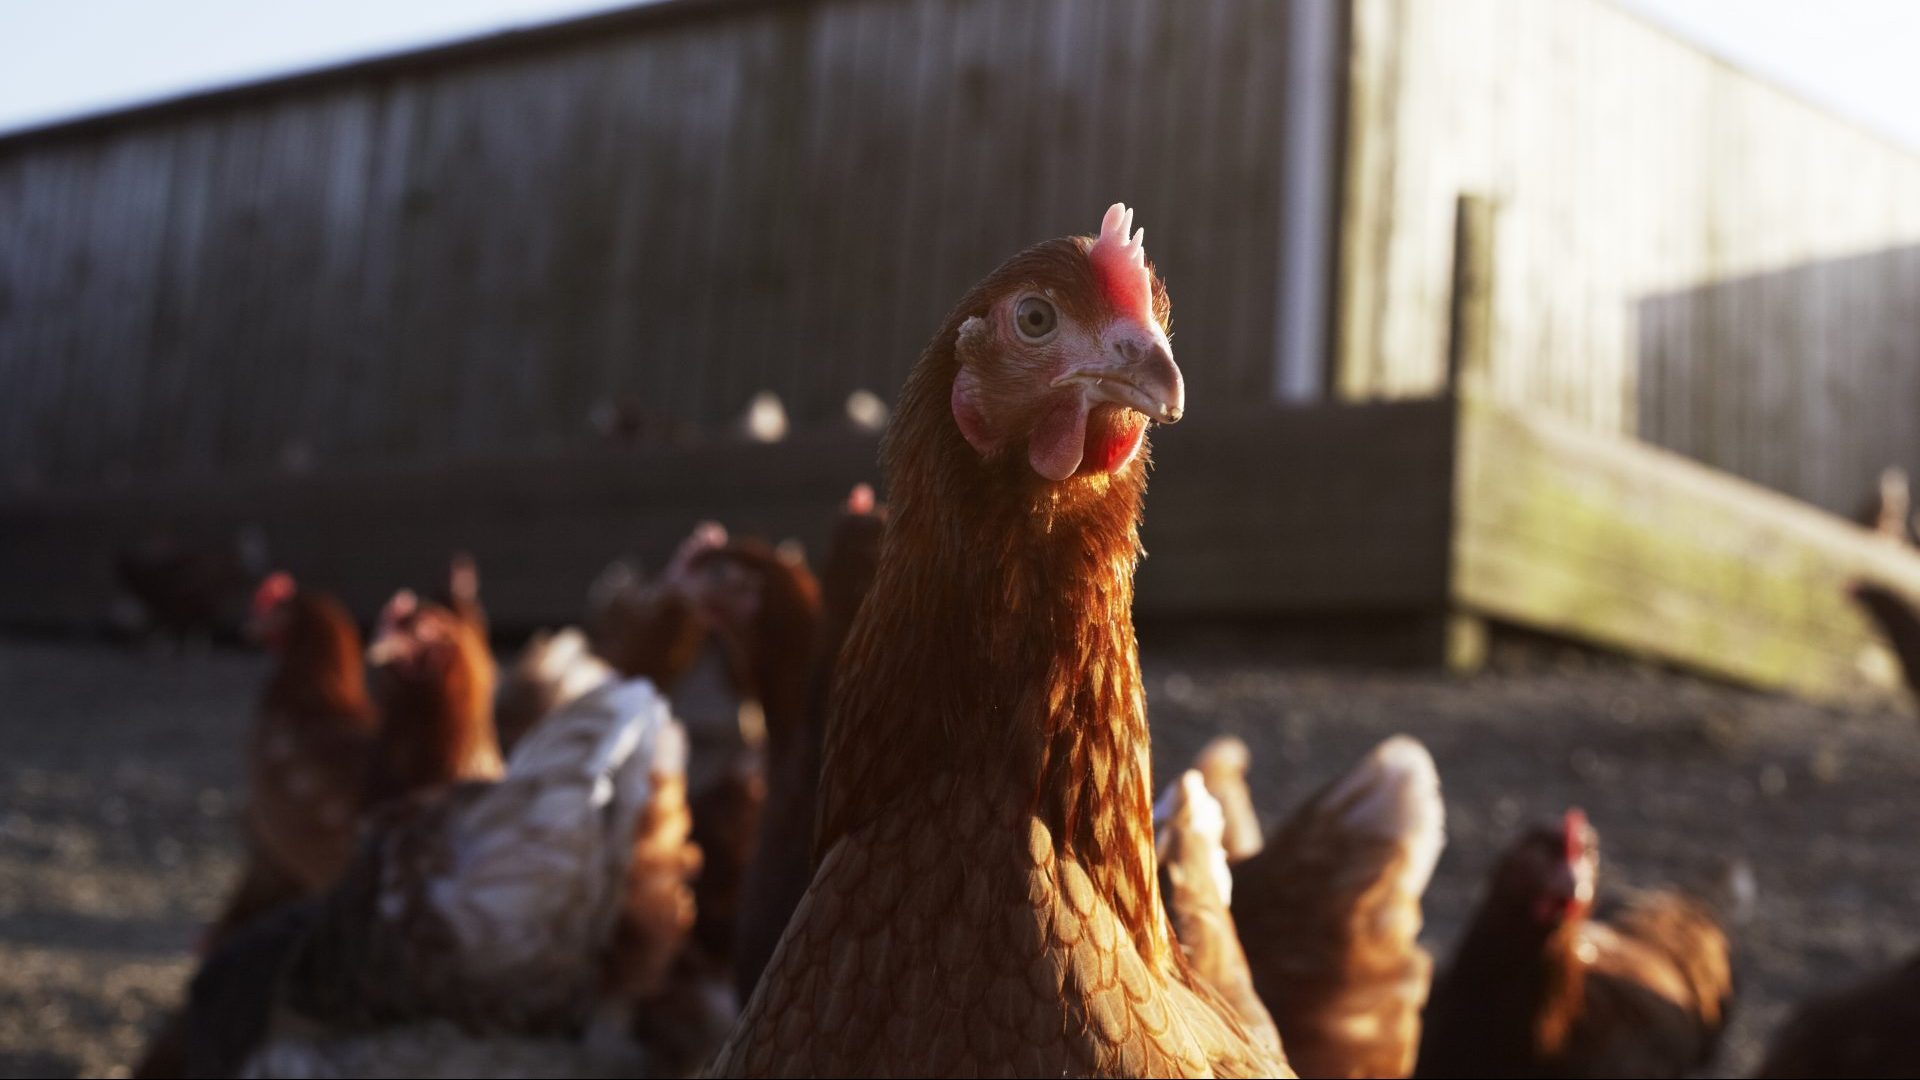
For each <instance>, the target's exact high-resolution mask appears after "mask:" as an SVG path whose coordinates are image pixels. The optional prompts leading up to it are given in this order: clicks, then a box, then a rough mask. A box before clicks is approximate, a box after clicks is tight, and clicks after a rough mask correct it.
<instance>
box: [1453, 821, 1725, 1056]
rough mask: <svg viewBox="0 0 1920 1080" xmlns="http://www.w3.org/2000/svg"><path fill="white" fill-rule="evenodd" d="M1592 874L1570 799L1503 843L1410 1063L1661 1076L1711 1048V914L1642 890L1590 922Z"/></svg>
mask: <svg viewBox="0 0 1920 1080" xmlns="http://www.w3.org/2000/svg"><path fill="white" fill-rule="evenodd" d="M1598 872H1599V840H1598V837H1597V836H1596V834H1595V833H1594V831H1593V829H1592V828H1591V827H1590V826H1589V825H1588V824H1587V820H1586V816H1585V815H1584V814H1582V813H1581V812H1580V811H1578V810H1570V811H1568V812H1567V815H1566V818H1565V820H1564V821H1563V823H1562V824H1561V827H1559V828H1557V829H1538V830H1535V831H1533V832H1531V833H1528V834H1527V835H1526V836H1524V837H1522V838H1521V839H1520V840H1519V841H1518V842H1516V843H1515V844H1514V845H1513V846H1512V847H1511V848H1509V849H1508V850H1507V852H1506V854H1505V855H1504V856H1503V857H1502V858H1501V860H1500V862H1499V864H1498V865H1497V866H1496V867H1495V869H1494V872H1493V877H1492V879H1491V880H1490V881H1489V883H1488V886H1487V893H1486V896H1485V898H1484V899H1483V900H1482V901H1481V903H1480V907H1479V910H1478V911H1477V912H1476V913H1475V914H1474V916H1473V919H1472V921H1471V922H1470V923H1469V925H1468V928H1467V931H1466V934H1465V937H1464V938H1463V939H1462V940H1461V943H1460V947H1459V950H1458V951H1457V952H1456V953H1455V954H1454V958H1453V963H1452V966H1451V967H1449V968H1448V969H1447V972H1446V974H1445V975H1444V976H1443V977H1442V978H1441V979H1440V980H1439V982H1438V983H1437V984H1436V985H1435V987H1434V991H1433V1001H1432V1003H1431V1004H1430V1005H1429V1006H1428V1008H1427V1016H1426V1036H1425V1040H1424V1041H1423V1043H1422V1045H1421V1048H1420V1064H1419V1068H1418V1070H1417V1072H1416V1073H1415V1075H1417V1076H1423V1077H1424V1076H1432V1077H1469V1076H1471V1077H1543V1076H1547V1077H1550V1076H1596V1077H1598V1076H1608V1077H1674V1076H1684V1075H1686V1074H1688V1073H1690V1072H1692V1071H1693V1070H1695V1069H1698V1068H1700V1067H1701V1066H1703V1065H1705V1064H1706V1063H1707V1062H1708V1061H1710V1060H1711V1059H1712V1057H1713V1055H1714V1052H1715V1051H1716V1050H1717V1049H1718V1047H1719V1043H1720V1034H1721V1031H1722V1030H1723V1029H1724V1028H1725V1026H1726V1022H1727V1011H1728V1009H1729V1007H1730V1006H1731V1005H1732V1003H1733V969H1732V955H1731V952H1732V950H1731V945H1730V943H1729V941H1728V937H1727V933H1726V931H1725V930H1724V929H1723V928H1722V927H1721V924H1720V921H1719V919H1718V917H1717V916H1716V915H1715V913H1714V912H1713V910H1711V909H1710V908H1709V906H1708V905H1706V904H1704V903H1702V902H1700V901H1698V900H1695V899H1693V898H1691V897H1687V896H1683V895H1680V894H1678V893H1672V892H1656V893H1646V894H1642V895H1640V896H1637V897H1635V898H1634V899H1633V900H1632V901H1631V902H1630V903H1628V904H1626V905H1625V906H1623V907H1622V908H1621V910H1620V911H1619V912H1618V913H1617V914H1615V915H1614V916H1612V917H1611V918H1609V919H1607V920H1604V921H1603V920H1601V919H1599V918H1595V917H1593V915H1592V910H1593V903H1594V889H1595V884H1596V880H1595V879H1596V877H1597V875H1598Z"/></svg>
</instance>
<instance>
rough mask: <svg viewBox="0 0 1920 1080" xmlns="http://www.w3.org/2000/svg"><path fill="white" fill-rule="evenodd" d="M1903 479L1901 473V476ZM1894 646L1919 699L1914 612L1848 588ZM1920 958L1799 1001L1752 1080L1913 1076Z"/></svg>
mask: <svg viewBox="0 0 1920 1080" xmlns="http://www.w3.org/2000/svg"><path fill="white" fill-rule="evenodd" d="M1903 478H1904V474H1903ZM1848 591H1849V592H1850V594H1851V595H1852V596H1853V598H1854V600H1856V601H1858V602H1859V604H1860V605H1861V606H1862V607H1864V608H1866V609H1867V612H1868V613H1869V614H1871V615H1872V616H1873V619H1874V621H1875V622H1877V623H1878V624H1879V625H1880V629H1881V632H1882V633H1884V634H1885V635H1886V637H1887V640H1888V642H1889V643H1891V644H1892V645H1893V648H1894V652H1895V653H1896V654H1897V655H1898V656H1899V658H1900V666H1901V669H1902V672H1903V673H1904V674H1905V676H1906V682H1907V689H1908V691H1909V692H1910V693H1913V694H1915V695H1920V613H1916V612H1915V611H1914V609H1913V607H1912V605H1910V604H1909V603H1907V601H1906V600H1904V599H1902V598H1901V597H1900V596H1899V594H1897V593H1895V592H1893V591H1892V590H1890V589H1887V588H1884V587H1882V586H1879V585H1872V584H1865V583H1856V584H1854V585H1853V586H1851V587H1850V589H1849V590H1848ZM1916 1033H1920V955H1916V956H1912V957H1909V958H1908V959H1907V961H1906V962H1905V963H1904V964H1902V965H1900V966H1898V967H1895V968H1892V969H1891V970H1888V971H1884V972H1880V973H1879V974H1876V975H1873V976H1870V977H1868V978H1865V979H1861V980H1859V981H1857V982H1855V983H1852V984H1850V985H1847V986H1843V987H1841V988H1839V989H1836V990H1833V991H1830V992H1828V993H1825V994H1822V995H1820V996H1818V997H1815V998H1813V999H1811V1000H1809V1001H1806V1002H1803V1003H1801V1005H1800V1006H1799V1007H1798V1008H1796V1009H1795V1010H1794V1011H1793V1013H1792V1014H1791V1015H1790V1016H1788V1018H1787V1021H1786V1023H1784V1024H1782V1025H1781V1027H1780V1029H1779V1030H1778V1031H1777V1032H1775V1033H1774V1037H1773V1042H1772V1044H1771V1045H1770V1046H1769V1047H1768V1049H1767V1057H1766V1061H1765V1062H1764V1063H1763V1064H1762V1065H1761V1066H1760V1073H1759V1075H1760V1076H1762V1077H1766V1078H1774V1077H1778V1078H1787V1077H1870V1078H1881V1077H1886V1078H1893V1077H1911V1076H1920V1034H1916Z"/></svg>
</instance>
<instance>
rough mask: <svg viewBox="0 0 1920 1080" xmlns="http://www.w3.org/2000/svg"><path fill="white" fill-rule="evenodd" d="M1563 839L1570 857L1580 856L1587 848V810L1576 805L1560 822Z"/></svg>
mask: <svg viewBox="0 0 1920 1080" xmlns="http://www.w3.org/2000/svg"><path fill="white" fill-rule="evenodd" d="M1560 836H1561V841H1562V843H1564V844H1565V845H1566V855H1567V858H1569V859H1577V858H1579V857H1580V856H1581V855H1582V854H1583V853H1584V852H1585V851H1586V848H1587V812H1586V811H1585V810H1582V809H1580V808H1579V807H1577V806H1575V807H1572V808H1570V809H1569V810H1568V811H1567V815H1566V817H1564V818H1562V819H1561V822H1560Z"/></svg>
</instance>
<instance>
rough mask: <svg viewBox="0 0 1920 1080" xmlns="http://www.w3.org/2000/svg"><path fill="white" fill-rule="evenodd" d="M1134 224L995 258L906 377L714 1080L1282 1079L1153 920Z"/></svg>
mask: <svg viewBox="0 0 1920 1080" xmlns="http://www.w3.org/2000/svg"><path fill="white" fill-rule="evenodd" d="M1131 217H1132V215H1131V213H1130V212H1128V211H1126V210H1125V208H1124V207H1121V206H1118V205H1116V206H1115V207H1113V208H1112V210H1110V211H1109V212H1108V214H1107V218H1106V220H1105V222H1104V223H1103V225H1102V228H1101V235H1100V237H1099V238H1098V239H1097V240H1094V239H1089V238H1085V237H1075V238H1068V239H1061V240H1054V241H1049V242H1046V243H1042V244H1039V245H1036V246H1035V247H1032V248H1030V249H1028V250H1027V251H1025V252H1022V253H1021V254H1019V255H1016V256H1014V257H1013V258H1012V259H1010V260H1009V261H1007V262H1006V263H1004V264H1003V265H1002V266H1001V267H1000V268H999V269H997V270H995V271H994V272H993V273H992V274H991V275H989V276H988V277H987V278H986V279H985V280H984V281H982V282H981V283H980V284H978V285H976V286H975V287H974V288H973V289H972V290H971V291H970V292H969V293H968V294H967V295H966V296H965V297H964V298H962V299H961V301H960V303H959V304H958V306H956V307H955V308H954V310H953V312H952V313H951V314H950V315H949V316H948V318H947V321H946V323H945V325H943V326H942V327H941V329H940V330H939V332H938V333H937V334H936V335H935V337H934V339H933V341H932V343H931V344H930V345H929V346H928V348H927V350H926V352H925V353H923V354H922V356H921V357H920V360H919V362H918V363H917V365H916V366H915V368H914V371H913V374H912V375H911V376H910V377H909V379H908V382H907V385H906V387H905V389H904V391H903V392H902V394H901V397H900V401H899V408H898V411H897V412H896V414H895V416H894V419H893V422H892V424H891V426H890V427H889V429H888V433H887V438H886V442H885V449H884V451H883V453H884V459H885V465H886V469H887V472H888V477H889V499H890V506H889V510H890V517H889V520H888V523H887V538H886V542H885V543H884V544H883V545H882V548H881V556H880V567H879V571H878V573H877V575H876V577H875V579H874V584H873V589H872V592H871V593H870V594H869V595H868V597H867V599H866V602H865V603H863V604H862V605H861V606H860V612H859V615H858V616H857V617H856V618H855V620H854V625H853V630H852V634H851V636H850V637H849V638H848V641H847V645H846V650H845V652H844V654H843V655H842V657H841V660H840V668H839V672H838V675H837V679H836V682H835V690H834V698H833V700H834V705H833V710H832V712H833V716H832V720H831V723H830V726H829V729H828V732H827V743H826V753H825V760H824V767H823V768H822V771H821V800H820V820H819V822H818V842H817V845H816V850H817V851H818V852H819V860H818V869H817V871H816V872H815V874H814V878H813V882H812V884H811V885H810V886H809V888H808V890H807V893H806V896H805V897H804V898H803V899H802V900H801V902H800V906H799V908H798V909H797V910H796V911H795V912H794V915H793V920H792V921H791V922H790V923H789V924H788V926H787V930H786V933H785V935H784V936H783V937H782V939H781V941H780V944H779V946H778V947H777V948H776V949H775V951H774V955H773V959H772V961H771V962H770V963H769V964H768V967H767V970H766V974H765V976H764V977H763V978H762V979H761V981H760V984H759V986H758V987H757V988H756V989H755V991H754V994H753V997H752V999H751V1001H750V1002H749V1003H748V1005H747V1008H746V1011H745V1014H744V1015H743V1017H742V1019H741V1023H740V1026H739V1027H738V1028H737V1029H736V1030H735V1031H734V1034H733V1036H732V1037H731V1038H730V1039H729V1040H728V1043H727V1046H726V1047H725V1048H724V1049H723V1050H722V1052H721V1055H720V1057H719V1060H718V1061H717V1062H716V1064H715V1066H714V1069H713V1071H714V1072H715V1073H716V1074H717V1075H727V1076H770V1075H873V1074H882V1075H961V1074H968V1073H974V1072H983V1073H1000V1074H1011V1075H1026V1076H1058V1075H1082V1076H1123V1075H1124V1076H1203V1075H1261V1076H1277V1075H1291V1073H1290V1072H1289V1071H1288V1070H1287V1067H1286V1063H1285V1061H1284V1059H1282V1058H1281V1057H1280V1055H1278V1054H1276V1053H1273V1052H1271V1051H1270V1050H1269V1049H1267V1048H1266V1047H1265V1046H1263V1045H1262V1044H1261V1043H1260V1042H1259V1041H1257V1039H1256V1038H1255V1037H1254V1036H1253V1035H1252V1034H1251V1033H1250V1032H1248V1030H1247V1029H1246V1027H1245V1026H1244V1025H1243V1024H1242V1023H1241V1022H1240V1021H1239V1020H1238V1019H1237V1018H1236V1016H1235V1014H1234V1012H1233V1010H1232V1008H1231V1007H1230V1006H1229V1005H1228V1004H1227V1003H1226V1001H1224V1000H1223V999H1222V998H1221V997H1220V995H1219V994H1218V992H1217V991H1215V990H1214V989H1213V988H1212V987H1210V986H1209V985H1208V984H1207V983H1206V982H1205V981H1204V980H1203V979H1201V978H1200V977H1199V976H1198V975H1196V974H1195V973H1194V971H1193V970H1192V967H1191V966H1190V965H1189V963H1188V962H1187V960H1186V958H1185V956H1184V955H1183V954H1182V953H1181V952H1180V950H1179V949H1178V948H1177V947H1176V946H1175V944H1174V941H1173V934H1172V931H1171V927H1170V926H1169V923H1168V920H1167V916H1166V913H1165V912H1164V910H1163V909H1162V907H1161V902H1160V895H1159V884H1158V880H1157V869H1156V865H1155V858H1154V836H1153V814H1152V801H1153V793H1152V790H1151V787H1150V772H1151V762H1150V760H1149V754H1148V733H1147V719H1146V711H1145V694H1144V692H1143V689H1142V685H1141V679H1140V665H1139V655H1138V650H1137V645H1136V642H1135V637H1134V630H1133V572H1134V567H1135V565H1136V563H1137V562H1138V560H1139V557H1140V542H1139V535H1138V529H1139V521H1140V508H1141V503H1142V500H1143V496H1144V492H1145V485H1146V461H1145V454H1144V452H1143V451H1144V443H1145V434H1146V428H1147V426H1148V424H1149V423H1151V422H1154V421H1159V422H1172V421H1174V420H1177V419H1179V418H1180V415H1181V412H1182V409H1183V408H1184V400H1185V399H1184V389H1183V387H1182V384H1181V377H1180V373H1179V369H1178V368H1176V367H1175V366H1174V364H1173V358H1172V352H1171V350H1170V348H1169V346H1168V344H1167V339H1166V333H1165V326H1166V323H1167V317H1168V307H1167V299H1166V293H1165V291H1164V290H1163V289H1162V288H1161V287H1160V286H1159V284H1158V281H1157V279H1156V278H1155V277H1154V276H1153V273H1152V271H1151V270H1150V268H1149V267H1148V266H1147V264H1146V259H1145V251H1144V248H1143V246H1142V244H1141V238H1140V237H1139V236H1138V235H1133V236H1129V235H1128V234H1129V232H1130V231H1131V228H1130V226H1131Z"/></svg>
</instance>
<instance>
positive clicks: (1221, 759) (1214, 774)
mask: <svg viewBox="0 0 1920 1080" xmlns="http://www.w3.org/2000/svg"><path fill="white" fill-rule="evenodd" d="M1252 763H1253V754H1252V752H1251V751H1249V750H1248V749H1247V744H1246V743H1244V742H1242V741H1240V740H1239V739H1237V738H1235V737H1234V736H1232V735H1222V736H1220V737H1218V738H1216V739H1214V740H1213V741H1212V742H1210V743H1208V744H1207V745H1206V746H1204V747H1202V748H1201V749H1200V753H1199V754H1197V755H1195V756H1194V759H1193V767H1194V769H1196V770H1197V771H1198V772H1199V773H1200V777H1201V779H1202V780H1204V781H1206V785H1207V791H1208V792H1210V793H1211V794H1212V795H1213V797H1214V798H1215V799H1216V800H1218V801H1219V803H1220V812H1221V814H1222V815H1223V816H1224V818H1225V828H1226V833H1225V835H1224V837H1223V839H1222V842H1223V843H1224V844H1225V845H1226V851H1227V861H1228V862H1230V863H1240V862H1245V861H1246V860H1248V859H1251V858H1253V857H1254V856H1255V855H1258V854H1260V849H1261V848H1263V847H1265V846H1266V843H1267V838H1266V837H1265V836H1263V835H1262V834H1261V832H1260V816H1259V815H1258V814H1257V813H1255V812H1254V809H1253V792H1252V791H1251V790H1250V789H1249V788H1248V787H1247V769H1248V768H1249V767H1250V766H1251V765H1252Z"/></svg>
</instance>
